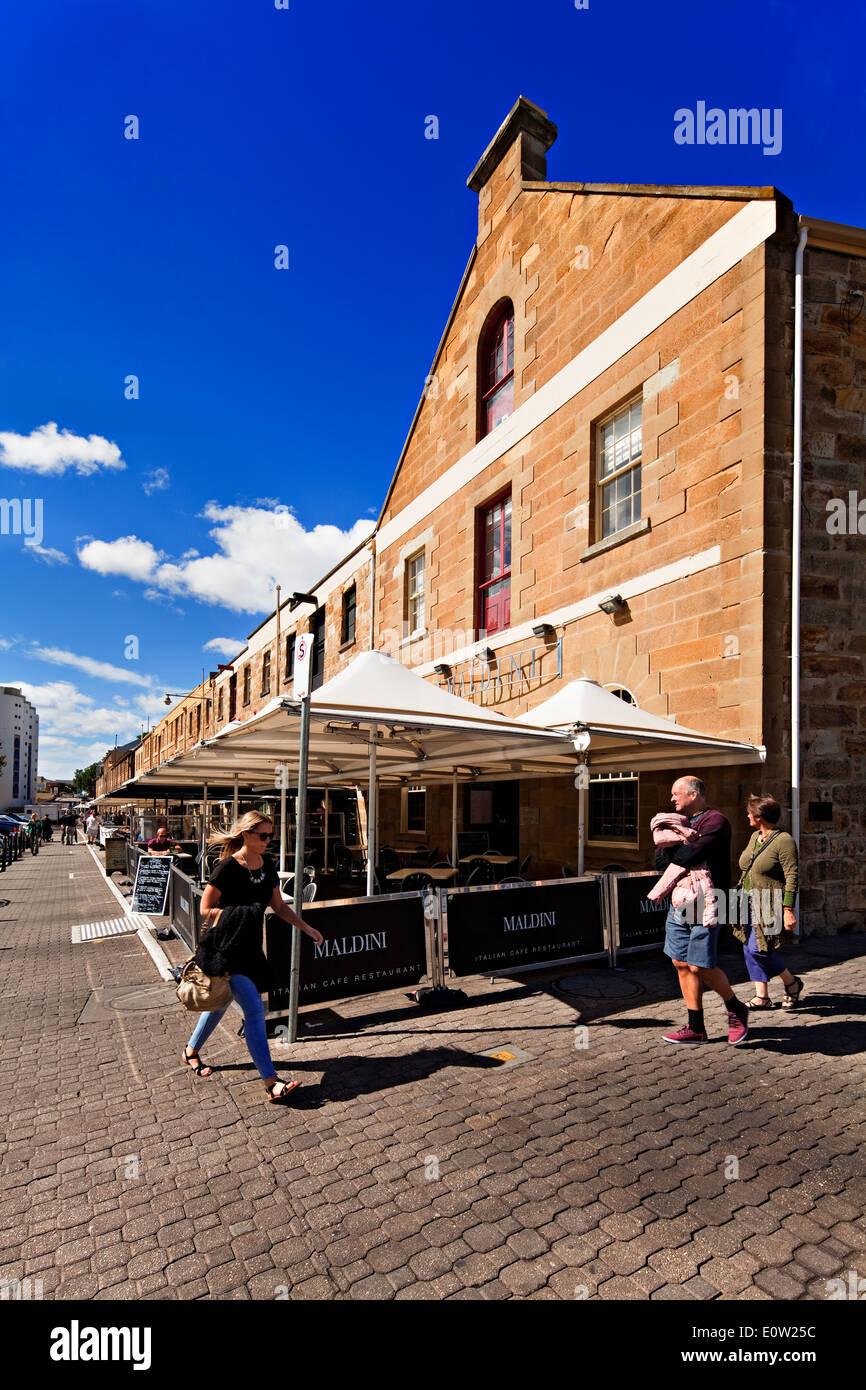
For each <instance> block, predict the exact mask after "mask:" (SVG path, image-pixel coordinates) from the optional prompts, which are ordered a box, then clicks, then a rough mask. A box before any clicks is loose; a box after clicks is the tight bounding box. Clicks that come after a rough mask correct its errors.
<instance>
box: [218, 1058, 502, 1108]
mask: <svg viewBox="0 0 866 1390" xmlns="http://www.w3.org/2000/svg"><path fill="white" fill-rule="evenodd" d="M275 1064H276V1066H277V1067H278V1068H279V1069H281V1070H287V1069H290V1070H291V1071H292V1073H294V1074H300V1073H301V1072H303V1071H322V1072H323V1075H322V1079H321V1081H320V1082H318V1084H316V1085H309V1086H308V1085H306V1084H305V1085H304V1087H303V1090H299V1091H298V1092H297V1095H296V1096H294V1095H293V1096H292V1105H291V1108H292V1109H294V1110H315V1109H317V1108H318V1107H319V1106H321V1105H323V1104H324V1103H325V1102H326V1101H329V1100H341V1101H342V1100H354V1099H355V1098H356V1097H358V1096H365V1095H369V1094H371V1093H372V1092H375V1091H387V1090H389V1089H390V1088H391V1087H393V1086H406V1085H411V1084H412V1082H415V1081H424V1080H426V1079H427V1078H428V1077H430V1076H434V1075H435V1074H436V1072H438V1071H442V1070H444V1068H446V1067H468V1068H475V1069H480V1070H484V1071H489V1070H492V1069H494V1068H498V1067H503V1066H505V1065H506V1063H505V1062H501V1061H498V1060H497V1059H496V1058H495V1057H484V1056H479V1055H478V1054H477V1053H474V1052H462V1051H459V1050H458V1049H456V1048H450V1047H435V1048H424V1049H422V1050H421V1051H420V1052H409V1053H407V1054H406V1055H405V1056H402V1057H359V1056H355V1055H352V1054H350V1055H349V1056H346V1057H329V1058H327V1059H326V1060H325V1062H324V1063H323V1062H322V1061H321V1060H319V1061H313V1060H312V1059H310V1060H309V1061H305V1060H303V1059H302V1058H299V1057H297V1056H296V1055H295V1054H293V1055H292V1057H291V1059H288V1058H286V1059H285V1060H283V1059H282V1058H276V1059H275ZM233 1071H250V1072H254V1071H255V1068H254V1067H253V1064H252V1062H236V1063H231V1064H229V1065H227V1066H222V1067H220V1066H215V1067H214V1075H215V1076H217V1075H220V1074H225V1073H226V1072H233ZM256 1079H257V1078H256Z"/></svg>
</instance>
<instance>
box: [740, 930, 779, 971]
mask: <svg viewBox="0 0 866 1390" xmlns="http://www.w3.org/2000/svg"><path fill="white" fill-rule="evenodd" d="M743 954H744V956H745V957H746V969H747V970H748V972H749V979H750V980H752V981H753V982H754V983H756V984H757V983H760V984H763V985H765V984H766V983H767V981H768V980H772V979H773V977H774V975H781V974H782V972H783V971H784V970H787V968H788V967H787V965H786V964H785V962H784V961H783V960H782V957H781V956H780V955H779V952H778V951H777V950H775V949H774V948H773V947H771V948H770V950H769V951H759V950H758V943H757V941H756V940H755V928H754V927H752V930H751V931H750V932H749V939H748V941H747V942H746V944H745V946H744V947H743Z"/></svg>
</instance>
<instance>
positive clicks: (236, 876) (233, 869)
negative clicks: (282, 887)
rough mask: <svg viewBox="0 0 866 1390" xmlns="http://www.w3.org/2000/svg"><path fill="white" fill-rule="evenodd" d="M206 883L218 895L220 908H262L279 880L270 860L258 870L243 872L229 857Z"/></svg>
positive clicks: (222, 860) (269, 898)
mask: <svg viewBox="0 0 866 1390" xmlns="http://www.w3.org/2000/svg"><path fill="white" fill-rule="evenodd" d="M208 882H209V883H212V884H213V886H214V888H218V889H219V891H220V893H221V894H222V897H221V898H220V900H219V906H220V907H253V906H254V905H256V904H258V905H259V906H261V907H266V906H267V904H268V903H269V902H270V900H271V898H272V897H273V892H274V889H275V888H277V887H279V882H280V878H279V874H278V873H277V869H276V865H275V864H274V861H273V859H268V858H267V857H266V858H265V860H264V862H263V864H262V866H261V868H260V869H247V868H246V867H245V866H244V865H243V864H239V863H238V861H237V860H236V859H235V857H234V855H232V854H230V855H229V857H228V858H227V859H221V860H220V861H219V863H218V864H217V866H216V868H215V869H214V871H213V873H212V874H211V876H210V878H209V879H208Z"/></svg>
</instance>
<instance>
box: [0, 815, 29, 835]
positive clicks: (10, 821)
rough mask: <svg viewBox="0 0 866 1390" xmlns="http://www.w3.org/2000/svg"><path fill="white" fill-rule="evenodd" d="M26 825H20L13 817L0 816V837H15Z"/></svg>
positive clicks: (24, 823)
mask: <svg viewBox="0 0 866 1390" xmlns="http://www.w3.org/2000/svg"><path fill="white" fill-rule="evenodd" d="M26 824H27V822H26V821H24V822H23V823H22V822H21V821H19V820H17V819H16V818H15V817H13V816H0V835H15V834H16V833H17V832H18V831H19V830H23V829H24V826H25V825H26Z"/></svg>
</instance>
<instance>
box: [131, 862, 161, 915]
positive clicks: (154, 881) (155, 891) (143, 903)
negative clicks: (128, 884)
mask: <svg viewBox="0 0 866 1390" xmlns="http://www.w3.org/2000/svg"><path fill="white" fill-rule="evenodd" d="M170 871H171V859H170V858H169V857H168V855H165V857H163V856H162V855H156V854H153V855H152V854H142V855H141V856H140V857H139V861H138V863H137V864H136V866H135V884H134V886H133V889H132V910H133V912H147V913H151V914H152V915H153V916H155V917H159V916H161V915H162V913H164V912H165V904H166V899H167V897H168V876H169V873H170Z"/></svg>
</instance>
